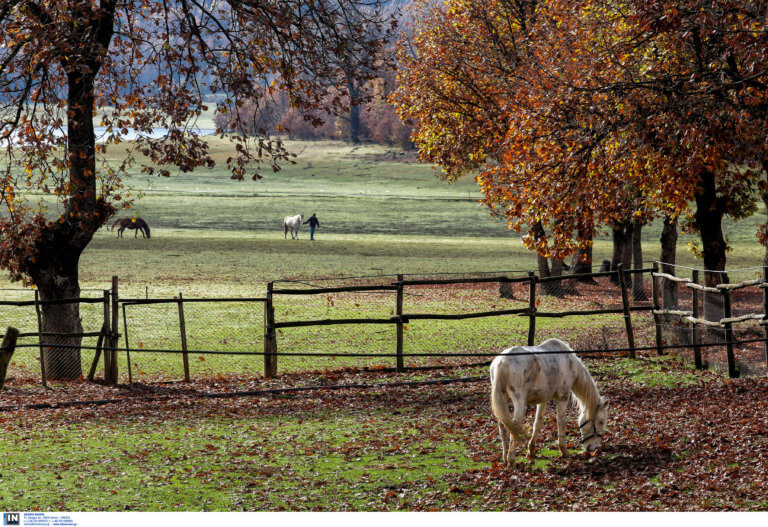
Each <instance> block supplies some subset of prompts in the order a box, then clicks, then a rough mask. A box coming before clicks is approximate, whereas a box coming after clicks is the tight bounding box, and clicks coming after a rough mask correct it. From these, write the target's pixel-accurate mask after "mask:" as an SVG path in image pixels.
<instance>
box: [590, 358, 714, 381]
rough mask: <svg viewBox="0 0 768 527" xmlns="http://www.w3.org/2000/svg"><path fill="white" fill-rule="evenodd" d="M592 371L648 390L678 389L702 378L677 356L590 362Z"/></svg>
mask: <svg viewBox="0 0 768 527" xmlns="http://www.w3.org/2000/svg"><path fill="white" fill-rule="evenodd" d="M589 368H590V371H591V372H592V373H593V374H600V375H606V376H610V377H615V378H619V379H623V380H628V381H630V382H632V383H633V384H636V385H639V386H645V387H648V388H652V387H657V386H658V387H662V388H675V387H683V386H692V385H695V384H698V383H700V382H702V378H701V375H697V373H696V371H695V370H694V369H693V367H692V366H690V365H687V364H685V362H684V360H683V359H682V358H681V357H678V356H675V355H665V356H662V357H653V358H644V357H638V358H636V359H628V358H624V359H611V360H605V361H603V360H601V361H590V363H589Z"/></svg>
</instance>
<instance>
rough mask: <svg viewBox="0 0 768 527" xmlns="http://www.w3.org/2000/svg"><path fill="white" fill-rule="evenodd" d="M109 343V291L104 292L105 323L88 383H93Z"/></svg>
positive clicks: (94, 355)
mask: <svg viewBox="0 0 768 527" xmlns="http://www.w3.org/2000/svg"><path fill="white" fill-rule="evenodd" d="M105 340H106V341H107V343H108V342H109V291H107V290H105V291H104V322H102V324H101V334H100V335H99V338H98V340H97V341H96V353H94V354H93V363H91V369H90V371H89V372H88V382H93V378H94V376H95V375H96V367H97V366H98V365H99V359H100V358H101V354H102V351H103V348H104V341H105ZM106 363H107V355H106V353H105V354H104V370H105V371H106Z"/></svg>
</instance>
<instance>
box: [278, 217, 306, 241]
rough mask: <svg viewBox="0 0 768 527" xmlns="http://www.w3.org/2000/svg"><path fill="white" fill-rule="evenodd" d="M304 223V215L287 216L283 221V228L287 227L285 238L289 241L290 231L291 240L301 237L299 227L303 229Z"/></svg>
mask: <svg viewBox="0 0 768 527" xmlns="http://www.w3.org/2000/svg"><path fill="white" fill-rule="evenodd" d="M302 221H304V215H303V214H297V215H296V216H286V217H285V219H284V220H283V226H284V227H285V236H283V237H284V238H285V239H286V240H287V239H288V231H291V239H292V240H295V239H297V238H298V237H299V227H301V222H302Z"/></svg>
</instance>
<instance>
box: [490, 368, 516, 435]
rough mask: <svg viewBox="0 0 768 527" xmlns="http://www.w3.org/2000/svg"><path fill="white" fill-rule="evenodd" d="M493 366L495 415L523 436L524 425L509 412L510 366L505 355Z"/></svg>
mask: <svg viewBox="0 0 768 527" xmlns="http://www.w3.org/2000/svg"><path fill="white" fill-rule="evenodd" d="M491 368H492V373H493V379H492V382H491V409H492V410H493V415H495V416H496V418H497V419H498V420H499V421H501V422H502V424H503V425H504V427H505V428H506V429H507V430H509V431H510V432H511V433H512V434H514V435H516V436H521V435H523V433H524V430H523V426H522V425H521V424H520V423H517V422H515V420H514V418H513V417H512V414H511V413H509V403H508V402H507V401H508V399H507V385H508V384H509V366H508V365H507V363H506V362H505V361H504V357H496V359H494V361H493V364H492V365H491Z"/></svg>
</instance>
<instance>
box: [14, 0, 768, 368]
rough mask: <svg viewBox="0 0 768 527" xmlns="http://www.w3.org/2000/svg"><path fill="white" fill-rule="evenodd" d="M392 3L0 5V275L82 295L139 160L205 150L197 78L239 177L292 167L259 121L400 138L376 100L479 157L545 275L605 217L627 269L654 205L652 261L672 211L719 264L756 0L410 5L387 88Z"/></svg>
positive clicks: (153, 169) (46, 320)
mask: <svg viewBox="0 0 768 527" xmlns="http://www.w3.org/2000/svg"><path fill="white" fill-rule="evenodd" d="M386 3H387V2H385V1H384V0H333V1H331V0H311V1H307V0H224V1H220V0H195V1H191V0H172V1H168V0H166V1H163V2H159V1H155V0H128V1H123V2H117V1H115V0H69V1H68V2H58V1H52V0H0V141H2V142H3V143H4V146H5V152H4V157H3V160H2V163H3V165H2V167H0V178H2V181H0V205H1V206H2V207H3V208H4V210H3V212H2V214H0V236H1V238H0V267H2V268H4V269H6V270H8V271H10V273H11V275H12V276H13V277H14V278H16V279H20V280H26V281H29V282H31V283H34V284H35V285H36V286H37V287H38V289H39V291H40V294H41V298H42V299H43V300H56V299H65V298H73V297H77V296H79V293H80V287H79V282H78V264H79V259H80V255H81V253H82V251H83V250H84V249H85V247H86V246H87V245H88V244H89V243H90V241H91V239H92V237H93V234H94V233H95V231H96V230H97V229H98V228H99V227H100V226H102V225H103V224H104V223H105V221H107V219H108V218H109V217H110V216H111V215H113V214H114V213H115V211H116V210H117V209H118V208H120V207H122V206H123V205H124V204H125V203H126V200H130V194H129V192H128V189H125V188H123V186H122V184H121V181H122V178H123V176H124V175H125V174H126V173H127V172H128V171H129V170H141V171H142V172H144V173H147V174H155V175H159V176H169V175H170V173H171V170H174V169H175V170H181V171H191V170H194V169H195V168H197V167H200V166H211V165H212V164H213V163H214V159H213V157H212V156H211V155H209V152H208V146H207V143H206V142H205V141H203V140H201V139H200V138H199V137H197V136H196V135H195V134H194V131H193V130H194V127H192V126H191V125H192V124H194V121H195V119H196V118H197V116H199V115H200V113H201V112H202V111H203V110H204V109H205V103H204V102H203V96H204V94H206V93H211V92H214V93H226V94H227V97H226V98H225V99H224V100H223V101H222V102H221V103H219V104H218V107H217V111H218V113H219V114H221V115H223V116H225V117H222V118H221V119H222V121H221V122H220V124H221V126H222V128H224V127H226V128H228V129H235V130H239V131H242V132H247V133H242V134H233V136H232V140H233V141H234V146H233V155H232V156H231V157H230V158H229V159H228V160H227V165H228V168H229V169H230V171H231V174H232V177H233V178H236V179H243V178H245V177H246V176H250V177H253V178H258V177H260V175H259V167H263V166H265V165H266V166H269V167H271V168H272V169H274V170H277V169H279V167H280V165H281V164H282V163H283V162H285V161H286V160H287V156H288V152H286V150H285V147H284V145H283V143H282V142H281V138H280V136H278V137H275V136H274V135H272V131H273V130H274V131H279V130H281V129H288V130H290V133H293V134H299V133H309V132H308V130H311V129H312V128H311V127H315V128H316V129H319V130H322V129H323V126H331V125H330V124H324V122H325V123H330V122H333V123H334V124H333V126H334V133H335V132H336V131H337V129H339V128H341V129H346V130H347V133H348V138H349V139H350V140H353V141H355V140H360V139H363V138H368V137H370V138H372V139H376V140H384V141H395V142H401V141H402V139H401V138H402V137H403V136H404V133H405V132H404V130H405V129H404V128H402V127H401V128H397V126H395V125H391V126H389V127H388V128H387V126H385V124H386V121H388V120H391V121H392V122H394V116H393V115H392V114H391V112H390V113H387V111H388V110H387V108H386V106H385V105H383V101H384V99H385V98H387V97H389V99H390V100H391V101H392V102H393V103H394V104H395V106H396V109H397V112H398V115H399V117H400V118H401V119H402V120H403V121H412V122H413V123H415V128H414V130H413V134H412V139H413V140H414V141H415V143H416V145H417V146H418V148H419V150H420V152H421V155H422V157H423V158H424V159H425V160H427V161H429V162H431V163H433V164H435V165H438V166H440V167H442V169H443V176H444V177H445V178H446V179H455V178H458V177H461V176H463V175H465V174H468V173H470V172H473V173H474V172H475V171H477V173H478V174H479V175H478V176H477V180H478V183H479V184H480V186H481V188H482V189H483V192H484V197H485V202H486V204H487V205H488V207H489V208H490V209H491V211H492V212H493V213H494V214H498V215H499V216H502V217H504V218H506V219H507V220H508V221H509V223H510V225H511V226H512V227H513V228H515V229H517V230H519V231H522V232H523V233H524V236H523V240H524V242H525V243H526V245H527V246H528V247H529V248H530V249H532V250H535V251H536V252H537V254H538V255H539V256H540V257H539V264H540V272H541V274H542V275H544V276H546V275H547V274H548V273H550V269H549V265H548V263H547V259H549V258H551V259H553V261H554V262H555V264H554V265H553V270H552V272H555V273H558V272H561V268H562V262H563V260H564V259H565V258H566V257H569V256H570V255H573V254H576V255H578V262H579V263H580V265H585V264H586V265H588V262H589V261H590V259H591V256H590V250H591V241H592V239H593V237H594V236H595V234H596V233H597V232H598V230H601V229H605V228H609V229H611V231H612V232H613V233H614V241H615V243H616V247H617V250H616V251H615V254H616V256H614V260H615V261H616V262H618V261H619V260H622V261H624V262H627V261H628V259H629V258H631V257H632V256H631V255H632V244H631V241H632V240H636V241H637V240H639V233H640V229H641V228H642V225H643V224H644V223H646V222H648V221H649V220H650V219H652V218H654V217H658V216H660V217H663V218H664V221H665V231H664V232H665V235H664V237H663V239H664V241H663V246H664V251H666V254H663V255H662V259H663V260H664V261H667V262H673V261H674V254H675V253H674V244H675V241H676V234H677V223H678V221H682V223H683V226H684V228H686V229H689V230H693V231H697V232H698V233H699V234H700V237H701V251H702V255H703V258H704V265H705V267H706V268H707V269H709V270H712V271H718V270H723V269H724V268H725V263H726V252H725V251H726V248H727V244H726V241H725V239H724V237H723V232H722V227H721V224H722V219H723V217H724V216H726V215H729V216H731V217H734V218H740V217H744V216H747V215H749V214H751V213H752V212H753V211H754V209H755V206H756V203H757V202H758V201H759V199H761V198H762V199H763V200H764V201H766V202H768V181H767V180H766V173H767V172H768V152H767V151H766V148H768V146H767V144H766V141H765V138H766V131H768V120H767V119H766V114H767V113H768V69H767V68H768V3H766V2H757V1H734V0H624V1H623V2H616V1H613V0H484V1H482V2H479V1H474V0H445V2H434V1H433V0H415V1H414V4H413V6H412V10H411V15H410V16H409V19H410V20H411V22H410V27H409V30H408V32H407V33H406V36H405V37H403V38H402V39H401V41H400V45H399V51H398V57H397V62H398V65H399V68H400V70H399V73H398V77H397V81H396V82H395V81H394V79H392V78H391V77H387V74H386V73H382V71H383V69H382V67H383V66H384V65H385V62H386V61H385V60H383V57H384V56H385V54H384V50H385V48H386V47H387V46H388V45H390V44H391V43H392V40H393V38H392V36H393V33H394V27H395V23H394V20H395V16H394V14H393V13H392V12H391V11H388V10H385V9H384V8H385V7H386V6H385V4H386ZM406 37H407V38H406ZM148 75H149V76H150V77H152V78H151V82H147V76H148ZM249 108H250V109H249ZM97 111H98V112H100V113H99V118H100V121H101V124H102V125H103V126H104V127H105V128H106V130H107V137H106V139H107V141H106V143H103V144H98V145H97V144H96V140H95V139H96V138H95V132H94V126H93V118H94V116H95V115H96V113H97ZM329 116H333V118H329ZM341 123H344V124H343V125H341ZM307 125H311V127H308V126H307ZM377 126H378V128H377ZM158 127H162V128H166V129H168V130H169V133H168V135H167V136H166V137H164V138H160V139H149V138H147V139H139V140H138V141H135V142H132V143H130V144H129V145H126V146H127V147H128V148H129V151H128V152H127V154H126V156H125V158H124V160H123V161H122V162H120V163H118V164H117V165H108V164H106V162H105V161H103V158H104V156H102V155H101V154H103V153H104V149H105V148H106V147H107V146H108V145H114V144H118V143H121V142H122V138H123V137H124V136H126V134H127V133H129V132H130V131H139V132H150V131H151V130H152V129H154V128H158ZM304 127H306V128H304ZM345 127H346V128H345ZM300 130H304V132H300ZM366 134H368V135H366ZM377 137H378V139H377ZM385 137H386V138H387V139H384V138H385ZM395 138H397V139H395ZM139 154H140V155H139ZM254 167H255V168H254ZM35 196H38V197H39V196H42V197H39V199H38V198H37V197H35ZM51 202H55V205H54V206H53V207H50V206H48V205H47V204H50V203H51ZM691 203H692V204H693V206H692V207H691V206H689V204H691ZM759 237H760V240H761V242H763V243H765V240H766V237H768V236H766V232H765V229H763V232H762V233H761V234H760V236H759ZM635 246H636V247H639V244H636V245H635ZM637 257H638V256H637V255H635V258H636V259H637ZM616 262H615V263H616ZM578 269H579V267H577V270H578ZM719 279H720V275H719V274H717V273H708V275H707V278H706V280H707V283H708V285H715V284H716V283H717V282H718V281H719ZM81 329H82V328H81V326H80V321H79V313H78V306H77V305H75V304H58V305H56V304H54V305H49V306H46V308H45V311H44V313H43V331H44V332H56V333H65V334H77V333H79V332H81ZM60 345H61V350H60V353H49V354H48V357H49V358H50V359H51V360H53V361H54V362H53V363H52V364H48V365H47V372H48V375H49V376H50V377H51V378H66V377H77V376H78V375H79V368H80V366H79V355H78V354H77V346H78V345H79V339H77V338H64V339H62V340H61V342H60Z"/></svg>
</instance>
